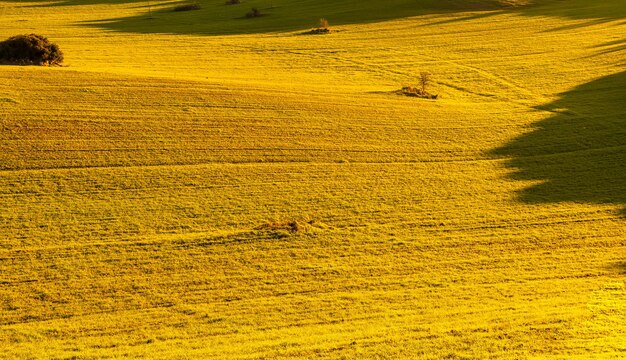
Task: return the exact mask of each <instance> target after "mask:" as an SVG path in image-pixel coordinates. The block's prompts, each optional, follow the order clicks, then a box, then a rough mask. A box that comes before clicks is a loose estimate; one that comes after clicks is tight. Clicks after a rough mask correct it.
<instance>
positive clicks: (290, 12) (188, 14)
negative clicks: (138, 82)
mask: <svg viewBox="0 0 626 360" xmlns="http://www.w3.org/2000/svg"><path fill="white" fill-rule="evenodd" d="M508 1H511V0H385V1H382V0H361V1H354V0H243V1H241V4H238V5H225V0H153V1H148V0H144V1H142V2H141V4H138V6H141V8H142V11H141V13H140V14H138V15H136V16H130V17H121V18H110V19H102V20H98V21H90V22H85V23H83V25H85V26H93V27H98V28H104V29H109V30H114V31H120V32H133V33H172V34H206V35H224V34H246V33H267V32H279V31H297V30H305V29H310V28H311V27H314V26H317V24H318V23H319V19H320V18H327V19H328V20H329V21H330V24H331V26H332V27H336V26H341V25H344V24H355V23H371V22H378V21H384V20H390V19H397V18H405V17H410V16H417V15H424V14H433V13H454V12H465V11H488V10H497V9H503V8H511V7H512V6H511V5H510V4H508ZM520 1H521V0H520ZM25 2H32V5H31V6H45V7H52V6H81V5H93V4H125V3H139V1H133V0H43V3H42V1H41V0H40V1H38V2H35V0H26V1H25ZM148 3H149V4H150V6H147V4H148ZM189 3H198V4H199V5H200V6H201V9H200V10H196V11H182V12H175V11H173V9H174V8H175V7H176V6H177V5H181V4H189ZM251 8H257V9H259V10H260V11H261V13H263V14H264V16H260V17H257V18H251V19H248V18H246V16H245V15H246V13H247V12H249V11H250V10H251Z"/></svg>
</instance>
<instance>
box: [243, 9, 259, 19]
mask: <svg viewBox="0 0 626 360" xmlns="http://www.w3.org/2000/svg"><path fill="white" fill-rule="evenodd" d="M259 16H263V14H262V13H261V11H260V10H259V9H257V8H252V9H251V10H250V11H248V13H247V14H246V17H247V18H255V17H259Z"/></svg>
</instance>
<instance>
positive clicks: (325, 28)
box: [302, 18, 332, 35]
mask: <svg viewBox="0 0 626 360" xmlns="http://www.w3.org/2000/svg"><path fill="white" fill-rule="evenodd" d="M329 27H330V24H329V23H328V20H326V19H324V18H321V19H320V27H318V28H317V29H313V30H310V31H306V32H304V33H302V34H303V35H324V34H330V33H331V32H332V31H331V30H330V29H329Z"/></svg>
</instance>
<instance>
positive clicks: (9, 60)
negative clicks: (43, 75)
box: [0, 34, 63, 66]
mask: <svg viewBox="0 0 626 360" xmlns="http://www.w3.org/2000/svg"><path fill="white" fill-rule="evenodd" d="M62 62H63V53H62V52H61V50H60V49H59V47H58V46H57V44H53V43H51V42H50V41H49V40H48V38H46V37H45V36H41V35H37V34H30V35H17V36H13V37H11V38H9V39H7V40H5V41H2V42H0V63H6V64H16V65H44V66H45V65H59V64H61V63H62Z"/></svg>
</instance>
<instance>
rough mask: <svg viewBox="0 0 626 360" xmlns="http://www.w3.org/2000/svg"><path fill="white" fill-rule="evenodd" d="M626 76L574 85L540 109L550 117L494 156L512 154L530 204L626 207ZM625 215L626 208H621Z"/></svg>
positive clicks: (510, 164) (524, 197) (512, 163)
mask: <svg viewBox="0 0 626 360" xmlns="http://www.w3.org/2000/svg"><path fill="white" fill-rule="evenodd" d="M625 88H626V72H621V73H618V74H614V75H610V76H606V77H603V78H600V79H597V80H595V81H592V82H590V83H587V84H583V85H581V86H578V87H576V88H574V89H572V90H571V91H568V92H566V93H564V94H562V97H561V98H560V99H559V100H557V101H555V102H553V103H551V104H548V105H546V106H542V107H539V108H538V110H542V111H550V112H552V113H553V115H552V116H550V117H549V118H548V119H546V120H543V121H541V122H539V123H538V124H536V125H535V126H534V128H533V131H531V132H529V133H527V134H525V135H522V136H520V137H518V138H516V139H515V140H513V141H511V142H510V143H508V144H507V145H505V146H503V147H501V148H499V149H496V150H495V151H494V152H493V153H494V154H496V155H501V156H511V157H512V159H511V160H509V161H508V162H507V166H508V167H510V168H512V169H515V171H516V172H515V173H514V174H513V176H512V178H513V179H517V180H537V181H541V183H539V184H537V185H534V186H531V187H529V188H526V189H524V190H523V191H522V192H521V193H520V194H519V198H520V199H521V200H522V201H524V202H528V203H550V202H565V201H571V202H589V203H600V204H619V205H624V204H626V109H625V108H624V99H626V90H625ZM622 214H623V215H626V208H625V209H623V210H622Z"/></svg>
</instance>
